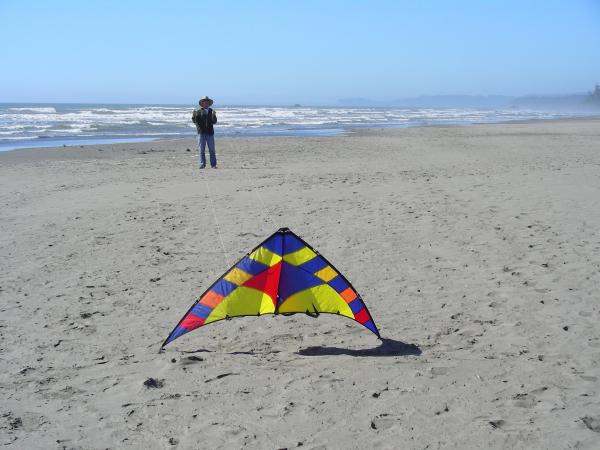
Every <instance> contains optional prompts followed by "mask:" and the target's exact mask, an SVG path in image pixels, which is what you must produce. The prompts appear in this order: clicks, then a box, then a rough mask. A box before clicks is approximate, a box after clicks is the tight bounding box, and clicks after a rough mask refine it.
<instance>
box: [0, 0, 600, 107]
mask: <svg viewBox="0 0 600 450" xmlns="http://www.w3.org/2000/svg"><path fill="white" fill-rule="evenodd" d="M0 67H1V70H0V102H12V101H17V102H18V101H23V102H25V101H27V102H61V101H63V102H118V103H129V102H142V103H190V102H194V101H195V99H197V98H198V97H199V96H200V95H205V94H207V95H210V96H211V97H213V98H215V99H216V100H217V101H218V103H219V104H286V103H302V104H327V103H329V104H332V103H335V101H336V100H337V99H339V98H347V97H364V98H371V99H376V100H392V99H397V98H403V97H409V96H418V95H437V94H471V95H478V94H484V95H487V94H505V95H524V94H560V93H572V92H585V91H589V90H591V89H592V88H593V85H594V83H596V82H600V0H569V1H567V0H560V1H554V0H497V1H492V0H489V1H485V0H477V1H466V0H465V1H461V0H448V1H434V0H429V1H393V0H390V1H378V0H369V1H366V0H365V1H352V0H345V1H325V0H322V1H317V0H310V1H300V0H298V1H284V0H279V1H275V0H273V1H250V0H248V1H227V0H212V1H203V0H202V1H201V0H191V1H177V0H174V1H166V0H162V1H152V0H145V1H137V0H136V1H126V0H118V1H112V0H107V1H82V0H78V1H64V0H53V1H50V0H47V1H38V0H0Z"/></svg>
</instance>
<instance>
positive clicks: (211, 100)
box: [198, 95, 214, 106]
mask: <svg viewBox="0 0 600 450" xmlns="http://www.w3.org/2000/svg"><path fill="white" fill-rule="evenodd" d="M204 101H206V102H208V106H212V104H213V103H214V102H213V99H212V98H210V97H209V96H207V95H205V96H204V97H202V98H201V99H200V100H199V101H198V104H199V105H202V102H204Z"/></svg>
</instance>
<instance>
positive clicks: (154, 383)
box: [144, 378, 165, 389]
mask: <svg viewBox="0 0 600 450" xmlns="http://www.w3.org/2000/svg"><path fill="white" fill-rule="evenodd" d="M164 385H165V382H164V380H157V379H156V378H148V379H147V380H146V381H144V386H146V387H147V388H148V389H150V388H155V389H160V388H161V387H163V386H164Z"/></svg>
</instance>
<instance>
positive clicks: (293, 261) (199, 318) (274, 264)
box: [161, 228, 381, 348]
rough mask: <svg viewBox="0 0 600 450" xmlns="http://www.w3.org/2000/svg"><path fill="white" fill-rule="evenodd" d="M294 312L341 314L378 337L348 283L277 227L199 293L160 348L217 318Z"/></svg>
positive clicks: (325, 262) (329, 266)
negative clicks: (198, 296)
mask: <svg viewBox="0 0 600 450" xmlns="http://www.w3.org/2000/svg"><path fill="white" fill-rule="evenodd" d="M297 313H305V314H308V315H311V316H316V315H319V314H321V313H326V314H338V315H341V316H346V317H348V318H350V319H353V320H355V321H357V322H358V323H360V324H362V325H363V326H365V327H366V328H368V329H369V330H371V331H372V332H373V333H375V335H376V336H377V337H378V338H381V336H380V335H379V330H378V329H377V327H376V326H375V322H373V318H372V317H371V314H370V313H369V310H368V309H367V306H366V305H365V304H364V302H363V301H362V299H361V297H360V295H358V293H357V292H356V291H355V290H354V288H353V287H352V285H351V284H350V282H348V280H346V278H345V277H344V276H343V275H342V274H341V273H339V272H338V271H337V270H336V269H335V267H333V265H332V264H331V263H330V262H329V261H327V260H326V259H325V258H324V257H323V256H321V255H320V254H319V253H318V252H317V251H316V250H314V249H313V248H312V247H311V246H310V245H308V244H307V243H306V242H304V241H303V240H302V239H301V238H299V237H298V236H297V235H296V234H294V233H293V232H292V231H290V230H289V229H288V228H280V229H279V230H277V231H276V232H275V233H273V234H272V235H271V236H270V237H268V238H267V239H266V240H265V241H263V242H262V243H261V244H259V245H258V246H257V247H256V248H254V250H252V251H251V252H250V253H248V254H247V255H246V256H245V257H243V258H242V259H240V260H239V261H238V262H237V263H236V264H235V265H234V266H233V267H232V268H230V269H229V270H228V271H227V272H226V273H225V274H224V275H223V276H221V277H220V278H219V279H218V280H217V281H216V282H215V283H214V284H213V285H212V286H211V287H210V288H209V289H207V290H206V291H205V292H204V293H203V294H202V295H201V296H200V298H199V299H198V300H197V301H196V302H195V303H194V304H193V305H192V307H191V308H190V309H189V310H188V312H187V313H186V314H185V315H184V316H183V317H182V318H181V320H180V321H179V323H178V324H177V326H176V327H175V328H174V329H173V331H171V333H170V334H169V336H168V337H167V339H165V341H164V342H163V344H162V346H161V348H162V347H164V346H165V345H167V344H169V343H170V342H172V341H174V340H175V339H177V338H178V337H180V336H182V335H184V334H185V333H188V332H189V331H192V330H195V329H196V328H199V327H201V326H203V325H207V324H209V323H212V322H217V321H219V320H223V319H230V318H232V317H243V316H260V315H263V314H282V315H289V314H297Z"/></svg>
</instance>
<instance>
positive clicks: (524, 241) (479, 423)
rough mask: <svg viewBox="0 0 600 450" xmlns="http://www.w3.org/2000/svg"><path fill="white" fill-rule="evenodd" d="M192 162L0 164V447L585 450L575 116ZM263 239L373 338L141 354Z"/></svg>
mask: <svg viewBox="0 0 600 450" xmlns="http://www.w3.org/2000/svg"><path fill="white" fill-rule="evenodd" d="M217 146H218V153H219V164H220V168H219V169H218V170H204V171H200V170H198V168H197V159H196V156H195V152H194V145H193V142H192V141H163V142H154V143H146V144H121V145H112V146H110V145H103V146H90V147H86V148H64V149H63V148H60V149H52V150H49V149H39V150H22V151H15V152H8V153H3V154H0V174H1V177H0V183H1V194H0V195H1V202H2V217H1V221H0V226H1V236H0V239H1V252H2V253H1V259H0V262H1V267H0V270H1V272H0V277H1V278H0V336H1V345H0V365H1V366H0V368H1V371H0V444H1V445H3V446H4V448H19V449H37V448H40V449H50V448H85V449H88V448H89V449H100V448H149V449H154V448H157V449H161V448H182V449H183V448H186V449H187V448H206V449H217V448H233V449H237V448H243V447H247V448H257V449H278V448H290V449H291V448H296V447H302V448H306V449H330V448H331V449H354V448H356V449H367V448H384V449H388V448H411V449H412V448H415V449H419V448H430V449H436V448H460V449H465V448H511V449H512V448H560V449H564V448H589V449H592V448H600V366H599V362H600V326H599V321H600V302H599V287H600V121H598V120H573V121H557V122H539V123H529V124H527V123H525V124H501V125H481V126H470V127H446V128H413V129H404V130H387V131H382V130H367V131H360V132H356V133H353V134H351V135H349V136H346V137H335V138H268V139H229V140H225V139H221V140H218V142H217ZM186 148H190V149H192V151H191V152H188V151H186ZM211 205H214V210H213V208H212V206H211ZM281 226H287V227H290V228H291V229H292V230H293V231H295V232H296V233H297V234H299V235H300V236H301V237H303V238H304V239H305V240H306V241H307V242H309V243H310V244H312V245H313V246H314V247H315V248H316V249H318V250H319V251H320V252H321V253H322V254H323V255H325V256H326V257H327V258H328V259H330V260H331V261H332V263H333V264H335V265H336V266H337V268H338V269H339V270H340V271H341V272H342V273H344V274H345V275H346V277H347V278H348V279H349V280H350V281H351V282H352V283H353V284H354V286H355V288H356V289H357V290H358V291H359V292H360V293H361V295H362V297H363V298H364V300H365V302H366V304H367V305H368V306H369V308H370V310H371V313H372V314H373V317H374V318H375V321H376V323H377V324H378V326H379V328H380V330H381V332H382V335H383V336H384V337H385V338H386V340H385V341H384V342H383V343H381V342H380V341H378V340H377V338H376V337H375V336H374V335H373V334H371V333H370V332H369V331H367V330H366V329H364V328H362V327H361V326H360V325H358V324H356V323H354V322H352V321H350V320H346V319H342V318H338V317H335V316H327V317H324V316H321V317H320V318H318V319H313V318H310V317H307V316H303V315H302V316H301V315H297V316H294V317H281V316H278V317H274V316H265V317H259V318H243V319H235V320H231V321H223V322H219V323H216V324H214V325H210V326H208V327H206V328H201V329H199V330H196V331H194V332H192V333H190V334H188V335H186V336H184V337H182V338H180V339H178V340H177V341H175V342H174V343H173V344H171V345H170V346H168V347H167V348H166V350H165V351H164V352H163V353H158V350H159V347H160V344H161V342H162V340H163V339H164V338H165V337H166V336H167V334H168V333H169V331H170V330H171V329H172V328H173V326H174V325H175V324H176V323H177V321H178V320H179V319H180V317H181V316H182V314H183V313H184V312H185V311H186V310H187V308H188V307H189V306H190V305H191V304H192V302H193V301H194V300H195V298H196V296H197V295H199V294H200V293H201V292H202V291H204V289H206V288H207V287H208V285H209V284H210V283H211V282H212V281H214V280H215V279H216V278H217V277H218V276H219V275H220V274H221V273H223V272H224V271H225V270H226V269H227V267H228V266H229V265H230V264H231V263H232V262H233V261H234V260H235V259H237V258H239V257H241V256H243V254H245V252H246V251H248V250H250V249H251V248H252V247H253V246H255V245H256V244H258V243H259V242H260V241H261V240H263V239H264V238H266V237H267V236H268V235H270V234H271V233H272V232H274V231H275V230H276V229H277V228H278V227H281ZM221 240H222V244H221ZM223 247H224V250H225V251H224V250H223ZM150 378H152V379H154V380H155V382H148V380H149V379H150ZM145 382H146V384H147V385H149V386H146V385H145V384H144V383H145Z"/></svg>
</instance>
